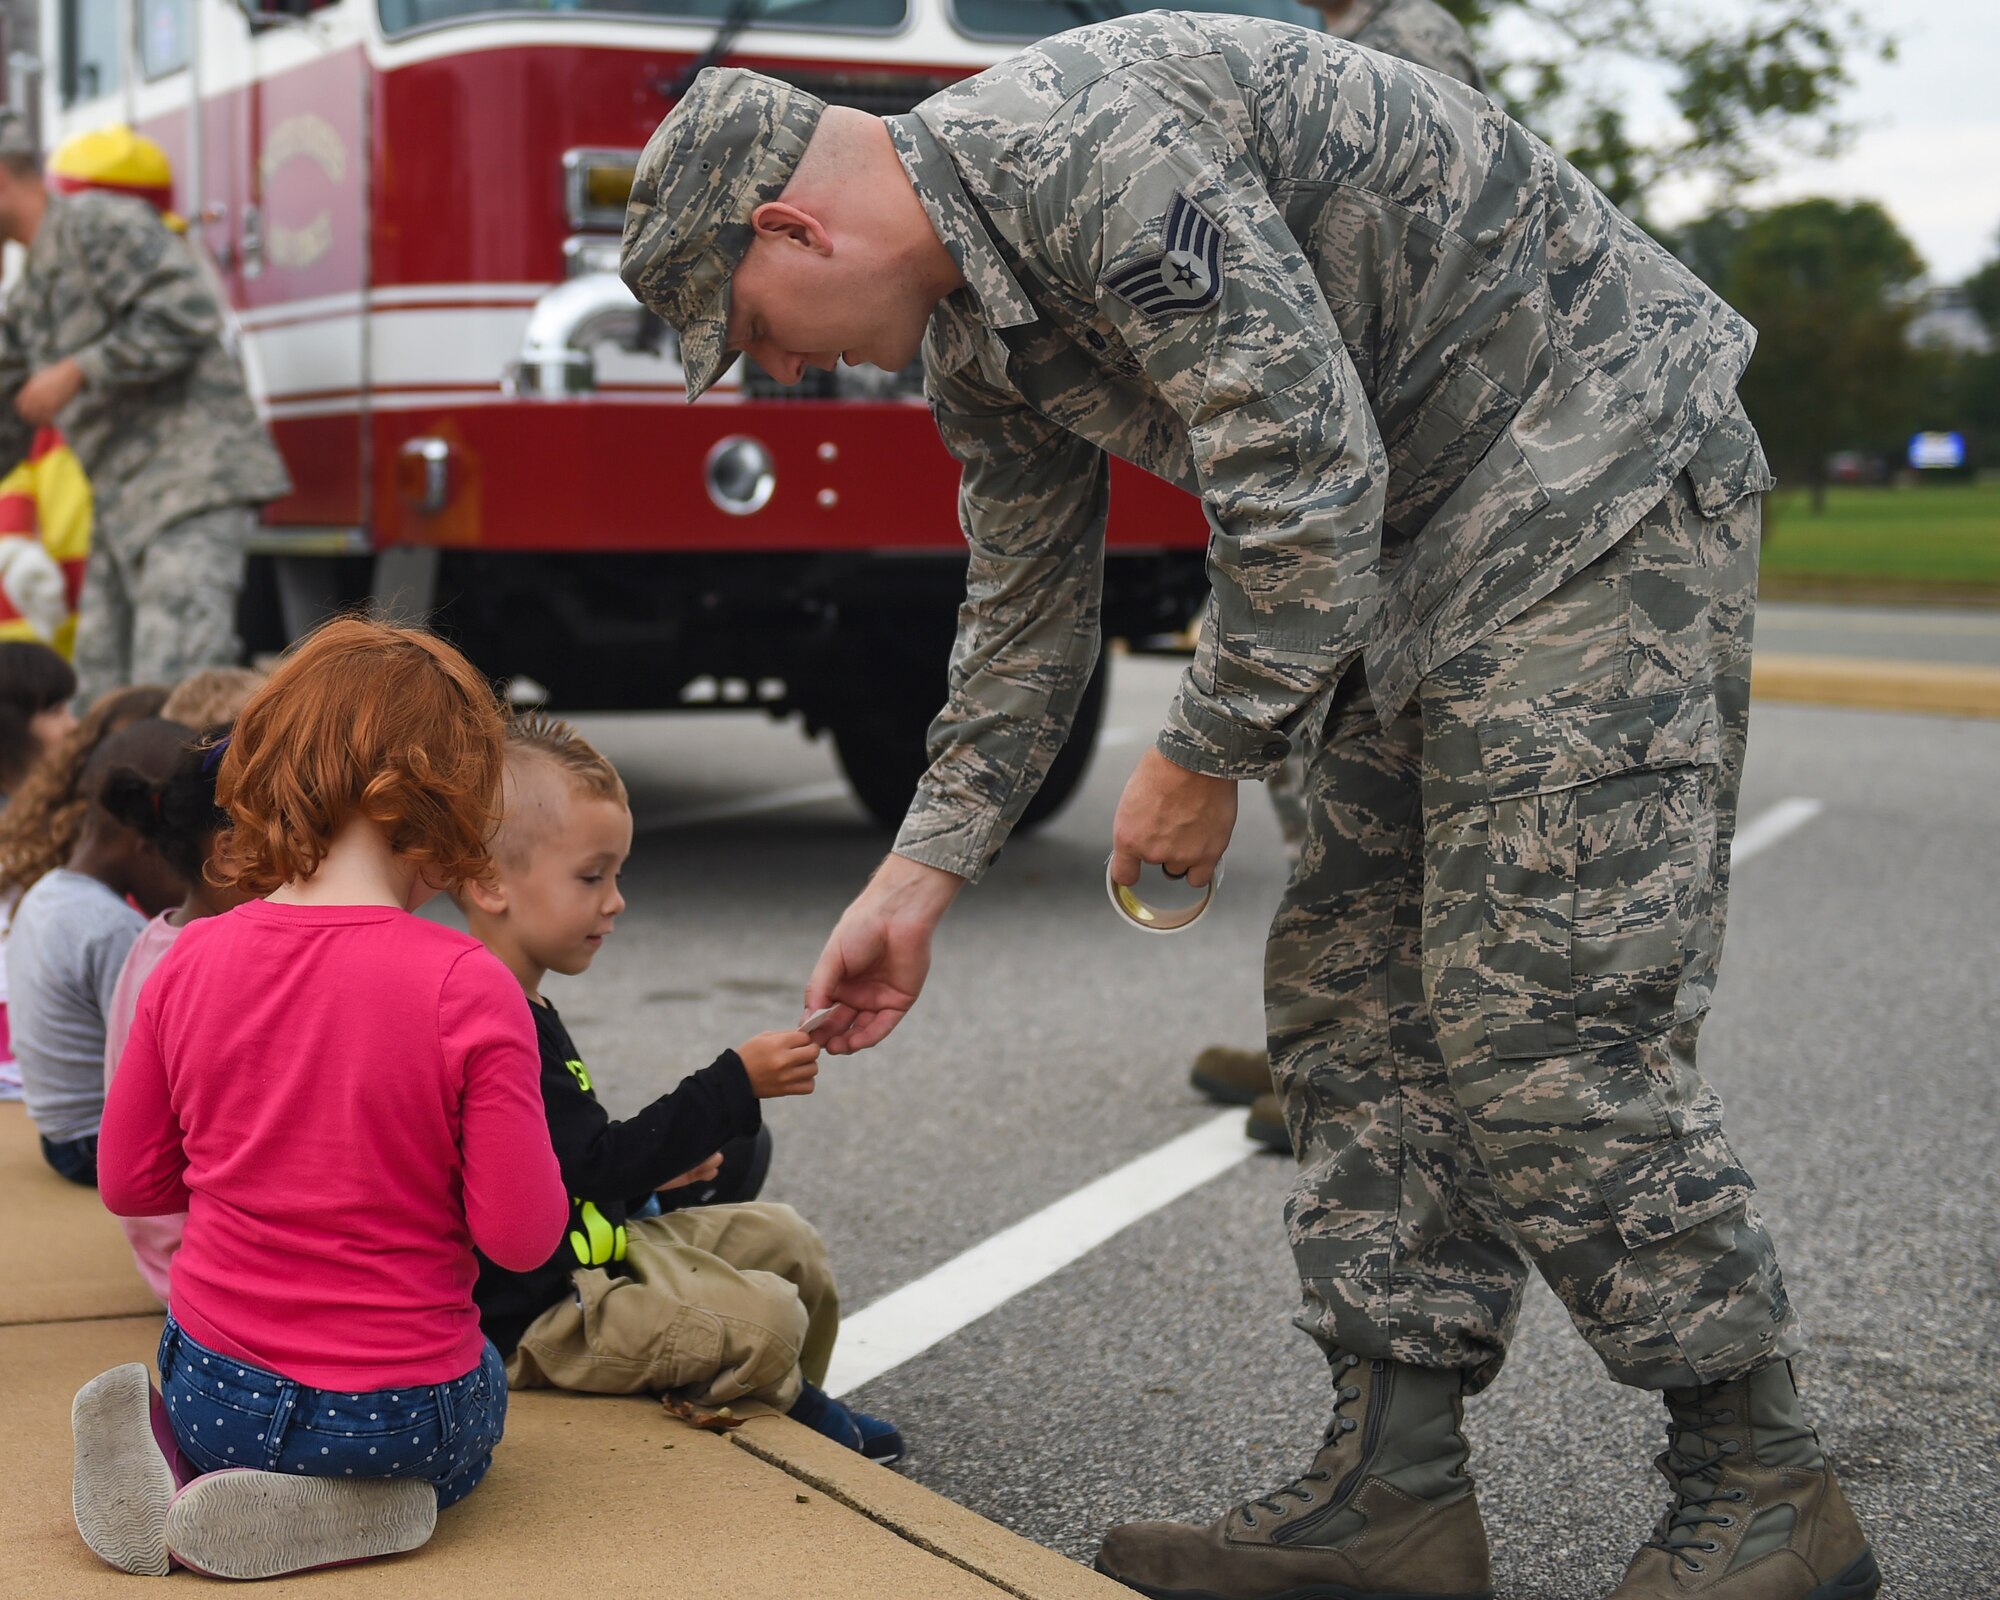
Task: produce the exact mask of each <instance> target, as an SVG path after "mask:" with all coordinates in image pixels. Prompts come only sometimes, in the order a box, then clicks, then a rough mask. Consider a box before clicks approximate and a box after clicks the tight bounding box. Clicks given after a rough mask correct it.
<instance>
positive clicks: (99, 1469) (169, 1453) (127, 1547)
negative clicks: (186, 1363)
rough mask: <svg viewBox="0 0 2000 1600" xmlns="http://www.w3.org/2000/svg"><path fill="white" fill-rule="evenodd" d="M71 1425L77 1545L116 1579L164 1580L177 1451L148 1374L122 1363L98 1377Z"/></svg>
mask: <svg viewBox="0 0 2000 1600" xmlns="http://www.w3.org/2000/svg"><path fill="white" fill-rule="evenodd" d="M69 1425H70V1431H71V1432H72V1433H73V1434H74V1435H75V1436H76V1467H75V1470H74V1472H73V1474H72V1476H71V1479H70V1502H71V1505H72V1506H73V1507H74V1509H75V1511H76V1528H77V1532H79V1533H81V1534H82V1535H83V1542H84V1543H85V1544H87V1545H89V1546H90V1548H91V1549H92V1550H94V1551H95V1552H96V1553H97V1554H98V1555H99V1556H101V1557H102V1558H103V1559H104V1560H106V1561H108V1562H110V1563H111V1565H112V1566H114V1567H116V1568H117V1569H118V1570H119V1571H120V1572H133V1573H139V1574H141V1575H144V1576H147V1577H155V1578H164V1577H165V1576H166V1575H167V1570H168V1566H169V1563H168V1560H167V1508H168V1506H169V1505H171V1504H172V1502H173V1498H174V1491H175V1489H176V1488H178V1487H179V1480H178V1478H177V1477H176V1475H175V1470H174V1467H173V1466H172V1464H171V1463H172V1462H174V1461H176V1460H178V1459H179V1456H180V1450H179V1447H178V1446H177V1445H175V1443H174V1435H173V1430H172V1428H171V1427H169V1426H168V1423H167V1417H166V1408H165V1407H164V1406H163V1405H162V1404H161V1403H160V1396H159V1394H158V1392H157V1391H156V1390H155V1389H154V1388H153V1381H152V1379H151V1378H150V1377H149V1376H148V1375H147V1372H146V1369H145V1368H144V1367H142V1366H141V1365H140V1364H139V1363H138V1362H136V1361H128V1362H126V1363H125V1365H124V1366H122V1367H113V1368H112V1369H111V1370H110V1371H109V1372H100V1373H99V1374H98V1375H97V1376H96V1377H94V1378H92V1379H91V1380H90V1382H88V1383H86V1384H85V1385H84V1386H83V1387H82V1388H81V1389H79V1390H77V1392H76V1399H75V1400H74V1401H73V1402H72V1403H71V1405H70V1408H69Z"/></svg>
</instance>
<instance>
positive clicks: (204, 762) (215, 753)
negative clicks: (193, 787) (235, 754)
mask: <svg viewBox="0 0 2000 1600" xmlns="http://www.w3.org/2000/svg"><path fill="white" fill-rule="evenodd" d="M228 749H229V735H228V734H226V733H225V734H224V735H223V736H222V737H221V738H220V739H218V740H216V741H215V743H214V744H212V745H210V746H209V747H208V754H207V755H205V756H203V757H202V758H201V775H202V776H203V777H204V778H212V777H214V776H215V769H216V768H217V767H219V766H221V765H222V758H223V756H224V754H225V753H226V752H227V751H228Z"/></svg>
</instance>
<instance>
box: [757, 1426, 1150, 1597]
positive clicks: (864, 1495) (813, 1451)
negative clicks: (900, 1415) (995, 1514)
mask: <svg viewBox="0 0 2000 1600" xmlns="http://www.w3.org/2000/svg"><path fill="white" fill-rule="evenodd" d="M729 1438H730V1441H731V1442H732V1443H733V1444H736V1445H738V1446H740V1447H741V1448H742V1449H744V1450H747V1451H749V1452H750V1454H752V1455H753V1456H755V1457H757V1459H758V1460H760V1461H764V1462H767V1463H769V1464H770V1465H771V1466H774V1467H777V1468H778V1469H779V1470H781V1471H783V1472H786V1473H788V1474H790V1475H791V1476H792V1477H794V1478H796V1479H798V1480H799V1482H801V1483H803V1484H807V1485H809V1486H810V1487H812V1488H814V1489H817V1490H818V1491H819V1492H820V1493H821V1494H823V1495H825V1496H827V1498H829V1499H831V1500H835V1501H838V1502H839V1503H840V1504H841V1505H844V1506H846V1507H847V1508H848V1509H849V1510H851V1511H854V1512H857V1513H859V1514H860V1515H861V1516H864V1517H866V1518H867V1519H868V1520H869V1521H870V1522H873V1523H875V1524H877V1525H878V1526H880V1527H883V1528H886V1529H888V1530H889V1531H890V1532H892V1533H894V1534H896V1535H897V1536H898V1537H900V1538H903V1539H907V1540H908V1541H909V1542H910V1543H911V1544H914V1545H916V1546H917V1547H918V1548H919V1549H921V1550H924V1551H926V1552H928V1553H929V1554H931V1555H933V1556H935V1557H937V1558H938V1559H939V1560H941V1561H948V1562H950V1563H951V1564H952V1565H953V1566H955V1567H959V1568H961V1569H963V1570H964V1571H966V1572H968V1573H971V1574H972V1575H973V1576H974V1577H977V1578H981V1579H983V1580H984V1581H985V1582H987V1583H990V1584H991V1585H993V1587H994V1588H996V1589H998V1590H1000V1591H1002V1592H1003V1593H1005V1594H1009V1595H1012V1596H1014V1597H1015V1600H1121V1597H1122V1600H1131V1595H1132V1591H1131V1590H1129V1589H1127V1588H1126V1587H1125V1586H1124V1585H1123V1584H1118V1583H1113V1582H1112V1581H1111V1580H1110V1579H1109V1578H1106V1577H1103V1576H1101V1575H1100V1574H1098V1573H1096V1572H1093V1571H1092V1570H1091V1569H1090V1568H1088V1567H1084V1566H1079V1565H1078V1564H1077V1563H1076V1562H1074V1561H1071V1560H1069V1559H1068V1558H1067V1557H1065V1556H1059V1555H1057V1554H1056V1553H1055V1552H1054V1551H1053V1550H1048V1549H1045V1548H1043V1547H1042V1546H1041V1545H1038V1544H1036V1543H1034V1542H1033V1541H1032V1540H1029V1539H1024V1538H1022V1537H1021V1536H1020V1535H1019V1534H1017V1533H1010V1532H1008V1530H1007V1529H1005V1528H1003V1527H1001V1526H1000V1525H999V1524H998V1523H994V1522H989V1521H987V1520H986V1518H984V1517H982V1516H980V1515H979V1514H978V1513H977V1512H974V1511H968V1510H967V1509H966V1508H965V1507H964V1506H962V1505H959V1504H958V1503H957V1502H956V1501H952V1500H947V1499H945V1498H944V1496H942V1495H939V1494H934V1493H932V1492H931V1491H930V1490H929V1489H926V1488H924V1487H923V1486H922V1485H921V1484H917V1483H912V1482H911V1481H910V1480H909V1479H908V1478H905V1477H902V1476H900V1475H898V1474H897V1473H895V1472H892V1471H890V1470H889V1469H887V1468H886V1467H879V1466H877V1465H876V1464H875V1463H874V1462H872V1461H869V1460H866V1459H865V1458H863V1457H861V1456H858V1455H856V1454H855V1453H854V1452H853V1451H852V1450H846V1449H843V1448H842V1447H841V1446H839V1445H837V1444H835V1443H834V1442H833V1441H832V1440H831V1439H828V1438H825V1437H823V1436H822V1435H820V1434H817V1433H814V1432H813V1431H812V1430H811V1429H810V1428H805V1427H801V1426H800V1425H799V1424H798V1423H796V1422H793V1421H792V1420H791V1419H790V1418H789V1417H756V1418H753V1419H752V1420H751V1421H749V1422H747V1423H745V1424H744V1426H742V1427H741V1428H739V1429H737V1430H736V1431H735V1432H734V1433H732V1434H730V1435H729ZM917 1447H918V1448H921V1447H922V1441H921V1440H920V1441H918V1444H917Z"/></svg>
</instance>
